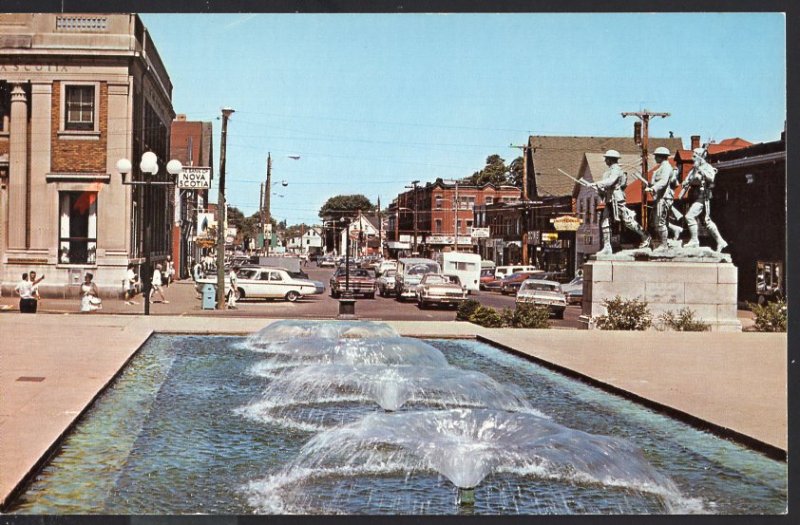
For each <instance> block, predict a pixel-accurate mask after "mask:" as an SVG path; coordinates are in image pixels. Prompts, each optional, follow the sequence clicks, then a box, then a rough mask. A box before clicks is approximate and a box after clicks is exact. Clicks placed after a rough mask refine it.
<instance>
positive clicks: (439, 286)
mask: <svg viewBox="0 0 800 525" xmlns="http://www.w3.org/2000/svg"><path fill="white" fill-rule="evenodd" d="M466 299H467V290H465V289H464V287H463V286H462V285H461V281H460V280H459V279H458V276H457V275H442V274H435V273H429V274H427V275H425V276H423V277H422V280H421V281H420V283H419V285H417V306H419V307H420V308H426V307H428V306H432V305H445V306H458V305H460V304H461V303H463V302H464V301H465V300H466Z"/></svg>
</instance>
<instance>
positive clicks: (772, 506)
mask: <svg viewBox="0 0 800 525" xmlns="http://www.w3.org/2000/svg"><path fill="white" fill-rule="evenodd" d="M428 343H430V344H431V345H433V346H434V347H436V348H438V349H439V350H440V351H441V352H442V353H443V354H444V356H445V357H446V359H447V361H448V362H449V364H450V365H451V366H453V367H458V368H460V369H463V370H465V371H474V372H475V373H476V374H477V373H481V374H485V375H486V376H489V378H490V379H491V380H492V384H494V383H497V384H498V385H500V386H502V388H506V386H507V387H508V388H512V387H513V389H514V390H513V392H512V393H514V395H515V396H519V395H520V393H521V395H522V396H523V397H524V399H525V400H526V402H527V403H529V404H530V406H531V407H533V410H532V411H529V412H531V414H529V415H528V414H526V415H525V417H529V418H532V420H539V419H537V418H539V417H540V416H544V417H545V418H547V421H548V422H552V423H553V424H554V425H556V424H557V425H559V426H560V425H563V426H564V427H569V428H570V429H574V430H575V431H582V433H588V434H592V435H598V436H610V437H612V438H614V439H617V438H619V439H621V440H624V441H625V442H629V443H630V444H632V445H633V446H635V447H637V448H638V449H639V450H640V451H641V453H642V455H643V460H644V461H646V462H647V463H649V465H650V466H652V467H653V469H655V470H656V471H658V473H659V475H663V476H664V477H665V478H667V479H668V480H670V482H671V483H674V487H676V488H677V493H670V494H669V495H668V496H669V497H664V494H662V493H660V492H659V491H658V490H639V488H637V487H636V486H635V484H624V483H622V484H614V483H610V484H609V483H598V482H597V481H593V480H586V479H584V478H583V477H581V476H577V475H575V476H570V475H568V474H563V473H560V474H558V475H554V474H553V473H552V472H549V473H548V472H547V471H545V473H544V474H543V472H542V471H537V470H535V469H534V470H531V469H528V470H525V469H522V470H520V469H515V468H501V469H497V470H495V471H493V472H491V473H489V474H488V475H487V476H486V477H485V478H484V479H483V480H482V481H481V482H480V484H479V485H478V486H477V487H476V488H475V505H474V506H460V505H459V504H458V503H457V494H456V492H457V490H456V488H455V486H454V485H453V483H452V482H451V481H450V480H449V479H448V477H447V476H445V475H442V474H441V473H439V472H437V471H435V470H432V469H430V468H425V467H424V466H421V465H420V464H413V465H412V464H409V463H407V458H406V457H405V456H402V455H398V454H397V453H395V452H394V451H392V450H389V451H388V452H387V453H386V455H385V456H380V461H367V462H364V463H359V464H355V463H353V464H350V463H348V464H346V465H342V466H334V467H331V465H329V464H321V463H320V464H315V463H314V462H313V461H312V462H310V463H309V462H308V461H305V460H304V458H306V459H308V457H311V458H312V459H313V458H314V456H313V454H312V455H311V456H308V457H306V456H304V454H305V455H308V451H309V447H310V449H311V450H316V449H314V445H315V443H317V442H319V441H320V440H321V437H323V438H328V437H330V438H331V439H332V442H336V439H337V435H336V434H337V433H340V432H342V431H347V432H350V431H353V432H355V430H352V429H353V428H354V426H357V425H358V424H359V422H361V421H365V418H373V419H375V420H381V419H385V420H387V421H389V422H391V421H411V419H412V418H415V417H416V416H417V414H420V413H426V412H425V411H437V410H449V409H452V408H453V407H452V406H437V405H436V404H435V403H434V404H430V403H425V402H421V400H420V398H419V397H416V398H415V397H413V396H411V397H410V398H409V400H408V402H406V403H405V404H402V406H399V407H395V406H393V407H392V410H395V409H396V411H390V412H386V411H384V410H383V409H382V408H381V406H379V405H378V404H375V403H365V402H364V401H363V400H361V399H359V398H358V396H353V395H351V394H347V395H345V394H342V395H341V396H340V397H332V398H330V399H327V398H326V399H325V400H318V401H317V402H298V403H295V404H293V405H292V406H291V407H288V408H286V409H285V410H282V411H280V412H268V411H267V412H265V411H264V410H263V407H261V408H259V409H258V410H255V409H254V407H257V406H258V405H259V403H260V402H263V400H264V393H265V392H269V388H270V384H272V383H273V382H277V381H278V378H281V377H282V372H281V370H282V369H281V368H275V369H273V370H272V371H271V372H267V373H264V362H265V355H264V353H263V352H258V351H253V349H252V348H248V346H247V344H245V339H244V338H239V337H195V336H161V335H159V336H155V337H152V338H151V339H150V340H149V342H148V343H147V344H146V345H145V347H143V348H142V349H141V350H140V352H139V353H138V354H137V356H136V357H135V358H134V359H133V360H132V361H131V363H130V365H129V366H128V367H127V368H126V369H125V370H124V372H123V373H122V374H121V375H120V377H119V378H118V379H117V380H116V381H115V382H114V383H113V385H112V386H111V387H110V388H109V389H108V391H107V392H105V393H104V394H103V395H102V396H101V397H100V398H99V399H98V400H97V401H96V402H95V404H94V405H93V406H92V407H91V409H90V410H89V411H88V413H87V414H86V415H85V417H84V418H82V420H81V422H80V423H79V424H78V425H77V427H76V428H75V430H74V431H73V432H72V433H71V435H70V436H69V437H68V438H67V439H66V440H65V441H64V443H63V445H62V446H61V447H60V450H59V451H58V453H57V454H56V455H55V456H54V458H53V459H52V460H51V461H50V462H49V464H48V465H47V466H45V467H44V468H43V469H42V471H41V472H40V473H39V474H38V475H37V476H36V478H35V480H34V481H33V482H32V484H31V486H30V487H29V489H28V490H27V491H26V492H25V493H24V494H23V495H22V496H21V497H20V498H19V500H18V501H17V502H16V503H15V504H14V506H13V507H12V508H11V509H10V512H13V513H24V514H29V513H30V514H93V513H97V514H194V513H203V514H252V513H265V514H266V513H306V514H335V513H347V514H665V513H712V514H780V513H784V512H785V511H786V507H787V466H786V464H785V463H783V462H778V461H774V460H771V459H768V458H766V457H765V456H763V455H761V454H759V453H756V452H753V451H751V450H748V449H746V448H744V447H741V446H739V445H737V444H734V443H731V442H729V441H726V440H723V439H720V438H717V437H715V436H713V435H710V434H708V433H705V432H702V431H698V430H696V429H693V428H692V427H689V426H687V425H685V424H683V423H680V422H677V421H675V420H672V419H670V418H668V417H665V416H662V415H660V414H658V413H655V412H653V411H651V410H649V409H646V408H643V407H641V406H639V405H637V404H635V403H633V402H630V401H627V400H625V399H622V398H620V397H617V396H614V395H610V394H607V393H604V392H602V391H600V390H598V389H596V388H593V387H590V386H587V385H585V384H583V383H580V382H578V381H575V380H572V379H569V378H566V377H564V376H562V375H559V374H557V373H554V372H552V371H549V370H547V369H545V368H543V367H541V366H538V365H536V364H533V363H531V362H528V361H526V360H524V359H522V358H519V357H516V356H513V355H510V354H507V353H505V352H503V351H501V350H498V349H496V348H493V347H491V346H489V345H486V344H482V343H478V342H476V341H472V340H432V341H428ZM483 383H484V384H485V383H487V381H484V382H483ZM512 398H513V399H517V398H516V397H514V396H510V397H509V399H512ZM461 402H463V403H464V404H466V406H470V405H469V403H468V402H466V401H464V400H463V399H462V400H461ZM514 402H516V401H514ZM450 403H451V404H452V403H456V404H457V403H458V400H456V401H451V402H450ZM480 404H481V403H480V399H479V402H477V405H480ZM459 410H462V412H458V411H459ZM470 410H472V409H471V408H468V409H456V412H457V413H459V414H461V413H466V412H469V411H470ZM431 413H433V412H431ZM267 414H271V416H270V417H266V415H267ZM493 414H495V415H496V414H500V415H503V414H505V412H503V409H502V407H501V409H500V410H499V411H498V412H496V413H493ZM391 418H398V419H395V420H392V419H391ZM548 424H550V423H548ZM582 433H581V435H583V434H582ZM354 435H355V434H354ZM338 439H342V438H341V436H338ZM322 441H323V442H324V439H323V440H322ZM342 443H347V441H346V440H345V441H342ZM614 443H616V442H614ZM323 444H324V443H323ZM381 446H383V447H386V444H385V443H384V444H383V445H381ZM377 448H379V447H377V446H376V449H377ZM334 452H335V451H334ZM384 452H385V451H384ZM331 457H334V458H335V454H332V456H331Z"/></svg>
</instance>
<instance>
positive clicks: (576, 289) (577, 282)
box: [561, 277, 583, 304]
mask: <svg viewBox="0 0 800 525" xmlns="http://www.w3.org/2000/svg"><path fill="white" fill-rule="evenodd" d="M561 289H562V290H564V297H565V298H566V299H567V304H572V303H578V304H580V302H581V301H583V277H576V278H574V279H573V280H571V281H570V282H569V283H568V284H562V285H561Z"/></svg>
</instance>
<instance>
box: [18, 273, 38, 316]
mask: <svg viewBox="0 0 800 525" xmlns="http://www.w3.org/2000/svg"><path fill="white" fill-rule="evenodd" d="M14 293H15V294H17V295H18V296H19V311H20V312H24V313H36V298H35V297H34V296H33V283H31V282H30V281H29V280H28V274H27V273H23V274H22V280H21V281H20V282H18V283H17V285H16V286H15V287H14Z"/></svg>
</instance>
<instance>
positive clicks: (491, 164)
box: [464, 154, 522, 187]
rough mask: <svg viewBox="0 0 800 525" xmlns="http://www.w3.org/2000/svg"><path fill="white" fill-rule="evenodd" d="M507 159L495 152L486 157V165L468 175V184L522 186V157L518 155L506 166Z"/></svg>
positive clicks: (466, 181)
mask: <svg viewBox="0 0 800 525" xmlns="http://www.w3.org/2000/svg"><path fill="white" fill-rule="evenodd" d="M505 162H506V161H505V159H503V158H502V157H501V156H500V155H497V154H494V155H489V156H488V157H486V166H484V168H483V169H482V170H480V171H476V172H475V173H473V174H472V175H471V176H470V177H466V178H465V179H464V182H465V183H466V184H474V185H476V186H482V185H484V184H490V183H491V184H494V185H495V186H500V185H502V184H512V185H514V186H517V187H522V157H517V158H516V159H514V161H513V162H512V163H511V164H510V165H509V166H506V163H505Z"/></svg>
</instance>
